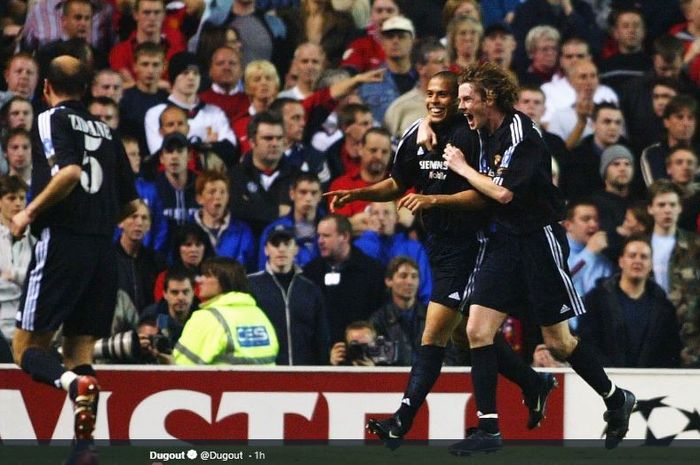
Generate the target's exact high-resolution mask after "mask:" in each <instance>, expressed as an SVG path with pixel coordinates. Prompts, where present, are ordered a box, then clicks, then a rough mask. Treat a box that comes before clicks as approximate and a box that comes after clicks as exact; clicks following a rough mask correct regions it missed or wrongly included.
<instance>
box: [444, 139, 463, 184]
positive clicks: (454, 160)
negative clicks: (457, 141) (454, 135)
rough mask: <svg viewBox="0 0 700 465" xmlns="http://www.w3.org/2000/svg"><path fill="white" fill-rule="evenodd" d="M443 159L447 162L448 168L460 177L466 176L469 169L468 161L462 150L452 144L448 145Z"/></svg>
mask: <svg viewBox="0 0 700 465" xmlns="http://www.w3.org/2000/svg"><path fill="white" fill-rule="evenodd" d="M442 158H443V159H444V160H445V161H446V162H447V167H448V168H449V169H451V170H452V171H454V172H455V173H457V174H459V175H460V176H465V177H466V175H465V173H466V172H467V170H468V169H469V165H468V164H467V160H465V158H464V154H463V153H462V151H461V150H460V149H458V148H457V147H455V146H454V145H452V144H447V147H445V153H443V154H442Z"/></svg>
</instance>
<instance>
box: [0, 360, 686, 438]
mask: <svg viewBox="0 0 700 465" xmlns="http://www.w3.org/2000/svg"><path fill="white" fill-rule="evenodd" d="M553 371H554V372H555V376H556V378H557V380H558V382H559V388H558V389H556V390H555V391H554V392H553V394H552V396H551V397H550V400H549V403H548V408H547V418H546V420H545V421H544V422H543V424H542V427H541V428H539V429H537V430H534V431H528V430H527V429H526V427H525V423H526V419H527V410H526V408H525V407H524V406H523V405H522V395H521V393H520V390H519V388H518V387H517V386H515V385H513V384H511V383H510V382H508V381H507V380H505V379H503V378H500V380H499V385H498V406H499V415H500V423H501V428H502V431H503V433H504V437H507V438H510V439H522V440H540V439H544V440H552V441H557V440H568V439H572V440H576V439H598V438H600V437H601V434H602V432H603V428H604V426H605V425H604V422H603V419H602V417H603V410H604V407H603V403H602V402H601V401H600V399H599V398H598V397H597V395H596V394H595V393H594V392H593V391H592V390H591V389H590V388H589V387H588V386H587V385H586V384H585V383H584V382H583V381H582V380H580V378H578V377H577V376H576V375H575V374H574V373H573V372H571V371H570V370H568V369H557V370H553ZM609 373H610V374H611V377H612V379H613V380H614V381H615V382H616V383H617V384H618V385H620V386H624V387H625V388H627V389H630V390H631V391H633V392H634V393H635V394H636V395H637V399H638V402H639V411H638V412H635V413H634V414H633V415H632V419H631V422H630V432H629V437H630V438H635V439H642V440H644V441H647V442H650V443H653V442H654V441H656V442H657V443H664V442H671V441H672V440H674V439H694V440H697V439H700V414H699V413H698V412H699V411H700V370H622V369H614V370H609ZM98 375H99V381H100V384H101V387H102V390H101V394H100V399H99V406H98V422H97V425H96V429H95V437H96V438H97V439H101V440H107V441H115V442H123V441H138V440H172V439H178V440H185V441H187V440H190V441H194V440H231V439H233V440H241V441H246V440H248V441H250V440H263V439H264V440H285V441H286V440H316V441H319V440H320V441H334V440H362V439H365V438H369V437H368V436H367V433H366V432H365V431H364V425H365V422H366V419H367V418H368V417H369V416H385V415H387V414H390V413H392V412H393V411H394V410H395V409H396V407H397V406H398V404H399V402H400V400H401V397H402V392H403V388H404V386H405V384H406V379H407V376H408V369H407V368H396V369H394V368H335V367H318V368H316V367H304V368H289V367H275V368H265V369H262V368H260V369H258V368H251V367H233V368H229V367H226V368H214V367H206V368H192V369H189V368H188V369H185V368H174V367H155V366H140V367H135V366H101V367H99V370H98ZM472 391H473V390H472V383H471V377H470V375H469V373H468V369H459V368H446V369H444V370H443V373H442V375H441V376H440V379H439V380H438V382H437V384H436V385H435V388H434V389H433V391H432V393H431V394H430V395H429V396H428V398H427V401H426V404H425V405H424V406H423V407H422V408H421V410H420V412H419V414H418V416H417V418H416V421H415V423H414V427H413V429H412V430H411V432H410V434H409V436H408V438H409V439H416V440H441V439H458V438H462V437H463V434H464V430H465V427H466V426H468V425H474V424H475V423H476V408H475V405H474V398H473V395H472ZM72 429H73V416H72V410H71V404H70V401H69V400H68V399H67V396H66V394H65V392H63V391H60V390H57V389H52V388H50V387H48V386H44V385H40V384H39V383H36V382H33V381H32V380H31V379H30V378H29V376H27V375H26V374H24V373H22V372H21V371H20V370H18V369H17V368H15V367H14V366H11V365H0V440H1V441H14V440H30V441H42V442H46V441H60V440H65V439H70V438H71V437H72V435H73V432H72Z"/></svg>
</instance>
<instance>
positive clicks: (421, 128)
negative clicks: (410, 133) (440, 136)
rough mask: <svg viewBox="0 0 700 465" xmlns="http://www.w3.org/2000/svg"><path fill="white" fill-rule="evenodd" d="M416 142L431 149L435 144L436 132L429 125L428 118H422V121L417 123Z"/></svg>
mask: <svg viewBox="0 0 700 465" xmlns="http://www.w3.org/2000/svg"><path fill="white" fill-rule="evenodd" d="M416 144H418V145H422V146H423V147H425V148H426V149H428V150H429V151H430V150H433V148H435V146H437V134H435V131H433V128H431V127H430V121H429V120H428V118H423V121H421V123H420V124H419V125H418V134H417V135H416Z"/></svg>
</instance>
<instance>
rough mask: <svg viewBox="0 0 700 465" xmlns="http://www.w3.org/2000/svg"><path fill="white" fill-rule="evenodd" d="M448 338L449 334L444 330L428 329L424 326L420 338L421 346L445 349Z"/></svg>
mask: <svg viewBox="0 0 700 465" xmlns="http://www.w3.org/2000/svg"><path fill="white" fill-rule="evenodd" d="M449 338H450V332H448V331H447V330H445V329H442V330H441V329H438V328H428V327H427V326H426V328H425V330H424V331H423V336H422V337H421V345H424V346H425V345H431V346H438V347H445V346H446V345H447V341H448V340H449Z"/></svg>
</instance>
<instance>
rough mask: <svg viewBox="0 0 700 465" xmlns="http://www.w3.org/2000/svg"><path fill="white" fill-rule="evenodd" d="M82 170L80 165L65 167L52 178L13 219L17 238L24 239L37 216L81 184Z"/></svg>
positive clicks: (14, 233)
mask: <svg viewBox="0 0 700 465" xmlns="http://www.w3.org/2000/svg"><path fill="white" fill-rule="evenodd" d="M81 173H82V170H81V168H80V166H78V165H68V166H64V167H63V168H61V169H60V170H58V172H57V173H56V174H55V175H54V176H53V177H52V178H51V181H49V183H48V184H47V185H46V187H45V188H44V190H42V191H41V192H40V193H39V195H37V196H36V197H35V198H34V200H32V201H31V202H30V203H29V205H27V206H26V207H25V208H24V210H22V211H20V212H19V213H17V214H15V216H13V217H12V224H11V225H10V231H11V232H12V235H13V236H15V237H22V236H23V235H24V231H25V230H26V229H27V226H29V225H30V224H31V223H32V222H33V221H34V219H35V218H36V216H37V215H38V214H39V213H41V212H42V211H44V210H46V209H47V208H49V207H50V206H52V205H55V204H56V203H58V202H60V201H61V200H63V199H65V198H66V197H67V196H68V194H70V193H71V191H72V190H73V188H74V187H75V185H76V184H78V182H80V174H81Z"/></svg>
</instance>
